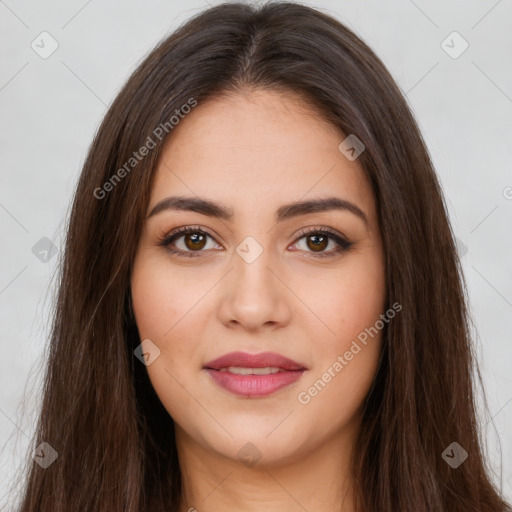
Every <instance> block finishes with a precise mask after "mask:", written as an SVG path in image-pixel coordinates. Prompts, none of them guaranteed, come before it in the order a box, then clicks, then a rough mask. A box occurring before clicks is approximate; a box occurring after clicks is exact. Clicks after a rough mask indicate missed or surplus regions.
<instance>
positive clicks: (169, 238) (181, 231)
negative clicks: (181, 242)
mask: <svg viewBox="0 0 512 512" xmlns="http://www.w3.org/2000/svg"><path fill="white" fill-rule="evenodd" d="M188 233H201V234H203V235H207V236H209V237H210V238H214V237H213V235H212V234H210V233H209V232H208V231H205V230H204V229H202V228H200V227H199V226H186V227H182V228H178V229H176V230H174V231H172V232H171V233H169V234H168V235H166V236H165V237H164V238H163V239H161V240H160V242H159V244H158V245H160V246H163V247H165V248H166V249H167V250H168V251H169V252H170V253H172V254H176V255H178V256H185V257H188V258H190V257H192V258H193V257H197V256H199V255H200V253H201V252H205V251H204V250H199V251H182V250H181V249H176V248H172V247H171V243H173V242H175V241H176V240H178V239H179V238H181V237H182V236H184V235H186V234H188ZM310 234H315V235H325V236H327V237H328V238H330V239H332V240H334V241H335V242H336V243H337V244H338V247H337V248H336V249H334V250H331V251H329V252H320V253H315V252H309V251H306V252H309V253H310V254H311V255H312V256H311V257H313V258H330V257H333V256H336V255H338V254H341V253H343V252H345V251H347V250H348V249H349V248H350V247H351V246H352V243H351V242H349V241H348V240H346V239H345V238H343V237H342V236H340V235H339V234H337V232H336V231H333V230H331V229H330V228H319V227H315V226H313V227H309V228H306V229H304V230H303V231H302V232H301V233H300V234H299V237H298V238H297V239H296V242H298V241H299V240H301V239H302V238H304V237H305V236H307V235H310ZM296 242H295V243H296ZM295 243H294V245H295ZM308 257H310V256H308Z"/></svg>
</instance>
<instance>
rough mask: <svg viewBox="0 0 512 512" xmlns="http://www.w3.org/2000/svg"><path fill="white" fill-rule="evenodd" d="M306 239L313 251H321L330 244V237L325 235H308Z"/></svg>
mask: <svg viewBox="0 0 512 512" xmlns="http://www.w3.org/2000/svg"><path fill="white" fill-rule="evenodd" d="M306 240H307V242H306V243H307V246H308V248H310V249H311V250H312V251H313V252H317V251H319V252H321V251H323V250H325V249H326V247H327V246H328V245H329V237H328V236H325V235H308V236H307V237H306Z"/></svg>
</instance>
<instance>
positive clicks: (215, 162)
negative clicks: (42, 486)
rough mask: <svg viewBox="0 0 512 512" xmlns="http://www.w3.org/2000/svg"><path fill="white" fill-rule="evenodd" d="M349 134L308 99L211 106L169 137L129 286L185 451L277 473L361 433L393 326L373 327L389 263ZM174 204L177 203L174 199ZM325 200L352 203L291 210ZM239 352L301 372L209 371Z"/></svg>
mask: <svg viewBox="0 0 512 512" xmlns="http://www.w3.org/2000/svg"><path fill="white" fill-rule="evenodd" d="M344 139H345V135H344V134H342V133H341V132H340V131H339V130H338V129H337V128H335V127H334V126H332V125H330V124H328V123H326V122H325V121H323V120H322V119H321V118H320V117H319V115H318V114H316V113H315V112H314V111H310V110H309V107H308V104H306V103H304V102H303V100H301V99H300V98H299V97H294V96H284V95H283V94H281V93H278V92H269V91H262V90H257V91H253V92H250V93H248V94H245V95H244V94H236V95H235V94H233V95H230V96H227V97H223V98H217V99H214V100H210V101H209V102H206V103H204V104H199V105H198V106H197V107H195V108H194V109H192V111H191V113H190V114H188V115H187V116H186V117H185V118H184V119H182V120H181V121H180V124H179V125H177V126H176V127H175V128H174V130H173V132H172V134H171V137H170V138H169V139H168V141H167V143H166V146H165V148H164V151H163V153H162V155H161V157H160V160H159V164H158V168H157V171H156V176H155V180H154V182H153V188H152V192H151V199H150V202H149V207H148V210H147V219H146V222H145V226H144V229H143V233H142V236H141V238H140V242H139V245H138V249H137V255H136V260H135V263H134V268H133V273H132V282H131V289H132V299H133V308H134V313H135V318H136V322H137V327H138V330H139V334H140V338H141V340H150V342H148V341H145V342H144V344H143V347H144V349H145V352H148V353H149V354H150V356H149V359H148V362H149V364H147V366H146V368H147V371H148V374H149V378H150V380H151V383H152V385H153V386H154V389H155V391H156V393H157V394H158V396H159V398H160V400H161V402H162V404H163V405H164V407H165V408H166V410H167V411H168V412H169V414H170V415H171V416H172V418H173V420H174V422H175V424H176V428H177V436H179V437H178V439H179V443H180V442H183V443H185V440H186V443H187V444H188V445H189V446H192V445H194V446H196V448H197V447H198V448H199V449H202V450H206V451H207V452H208V453H210V454H212V453H214V454H217V455H220V456H223V457H227V458H230V459H233V460H235V459H239V460H245V461H247V460H248V459H253V460H256V459H259V460H258V463H259V464H263V463H267V464H272V463H277V462H278V461H283V460H289V461H291V460H293V459H294V458H295V457H302V456H304V455H305V454H306V453H307V452H310V451H312V450H314V449H317V448H318V447H319V446H320V445H322V444H323V445H326V444H327V443H331V442H332V441H333V440H334V439H335V440H338V441H340V443H341V444H343V443H344V442H348V440H350V439H353V436H354V434H355V432H356V431H357V428H358V424H359V423H358V422H359V420H360V413H361V406H362V402H363V400H364V398H365V396H366V395H367V393H368V391H369V388H370V385H371V383H372V380H373V378H374V376H375V372H376V369H377V364H378V358H379V351H380V343H381V331H380V330H379V332H378V333H377V334H372V335H371V336H370V335H368V332H369V331H365V329H367V328H370V327H372V326H374V325H375V324H376V322H377V323H378V324H379V325H380V324H382V323H383V322H380V323H379V322H378V320H379V319H380V318H381V314H382V313H384V307H385V277H384V276H385V265H384V259H383V251H382V245H381V239H380V233H379V229H378V220H377V215H376V208H375V204H374V200H373V197H372V193H371V190H370V187H369V184H368V182H367V179H366V177H365V174H364V172H363V169H362V167H361V166H360V164H359V163H358V161H357V159H355V160H350V159H348V158H347V157H346V156H345V155H344V154H343V153H342V152H341V151H340V149H338V146H339V145H340V143H341V142H342V141H343V140H344ZM128 179H129V178H128ZM177 196H178V197H180V198H182V199H184V201H183V202H182V203H180V204H179V205H178V206H179V209H176V208H174V207H172V205H171V201H168V202H167V204H166V203H165V200H166V199H167V198H170V197H177ZM327 198H336V200H338V201H339V204H340V205H341V207H337V208H332V209H324V208H318V207H317V208H314V207H313V208H306V207H304V208H299V207H297V206H290V205H293V204H294V203H303V202H306V205H307V202H308V201H317V200H320V199H327ZM186 200H194V201H208V202H211V203H215V205H216V206H215V207H212V206H208V207H204V206H203V207H201V208H200V209H196V210H193V209H191V208H190V209H189V207H188V205H187V201H186ZM162 201H164V202H163V203H162ZM343 202H346V203H343ZM349 203H350V205H353V206H350V205H349V206H348V207H345V208H344V207H343V205H344V204H345V206H346V205H347V204H349ZM157 205H160V206H157ZM285 205H286V206H285ZM155 207H157V210H154V209H155ZM221 209H222V210H223V211H224V210H225V211H226V212H227V215H220V211H221ZM199 210H200V211H199ZM358 211H360V212H361V213H358ZM152 212H153V214H151V213H152ZM186 227H192V230H191V231H192V232H191V233H184V234H183V232H180V233H178V234H177V235H176V236H175V237H174V238H173V239H172V240H170V239H171V237H172V235H173V234H175V233H176V230H178V229H179V228H181V229H183V228H186ZM325 231H327V232H328V233H323V232H325ZM163 240H167V246H165V245H163V244H162V241H163ZM345 241H346V242H347V243H348V244H350V245H347V244H346V243H345ZM171 251H177V252H176V253H175V252H171ZM374 331H375V329H374V330H373V331H371V332H372V333H374ZM364 332H366V343H363V342H362V340H363V339H364V338H365V336H364V334H363V333H364ZM358 336H359V338H358ZM354 343H355V344H354ZM356 347H359V350H358V349H357V348H356ZM232 352H244V353H246V354H249V355H254V354H262V353H264V352H272V353H275V354H278V355H281V356H283V357H285V358H288V359H291V360H292V361H294V362H295V363H297V365H298V367H301V368H302V370H291V369H288V370H286V371H285V369H284V366H285V365H284V363H283V367H281V366H279V365H280V364H281V362H280V361H279V359H272V358H271V359H267V360H265V359H263V360H261V361H259V363H256V362H254V361H245V363H244V362H243V361H242V362H240V361H236V360H235V361H231V363H230V362H229V361H228V362H224V368H225V367H226V365H227V366H237V367H241V366H245V367H256V366H258V367H265V366H266V367H272V368H273V369H272V370H270V371H276V369H279V371H278V373H272V374H271V375H266V376H265V375H241V374H240V370H237V369H232V370H231V371H226V370H225V369H224V370H220V369H208V368H207V367H208V366H209V367H210V368H211V367H212V366H215V365H208V363H209V362H211V361H213V360H215V359H217V358H219V357H220V356H224V355H225V354H229V353H232ZM151 354H152V355H151ZM155 356H156V357H155ZM141 364H142V363H141ZM217 366H222V365H217ZM274 368H275V369H274ZM256 371H262V372H268V371H269V370H261V368H260V370H256ZM232 372H235V373H232ZM237 372H238V374H236V373H237ZM242 372H245V373H247V372H249V373H250V372H252V370H247V369H246V370H242ZM248 443H252V444H248Z"/></svg>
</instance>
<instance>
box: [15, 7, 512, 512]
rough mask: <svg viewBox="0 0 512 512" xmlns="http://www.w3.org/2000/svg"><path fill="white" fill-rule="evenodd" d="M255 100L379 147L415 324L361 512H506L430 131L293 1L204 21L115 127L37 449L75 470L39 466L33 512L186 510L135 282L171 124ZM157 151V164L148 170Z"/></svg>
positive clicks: (55, 337) (80, 253)
mask: <svg viewBox="0 0 512 512" xmlns="http://www.w3.org/2000/svg"><path fill="white" fill-rule="evenodd" d="M251 88H267V89H272V90H280V91H283V92H284V93H286V92H289V93H291V94H300V95H301V96H302V97H304V98H306V99H307V101H308V102H310V104H311V105H314V106H315V107H316V109H317V111H318V112H319V114H320V115H322V116H324V117H325V119H326V120H328V121H329V122H331V123H333V124H334V125H336V126H337V127H339V128H340V129H341V130H342V131H343V132H344V133H345V134H354V135H356V136H357V138H358V139H360V140H361V141H362V142H363V143H364V145H365V147H366V149H365V151H364V152H363V153H362V154H361V155H360V157H359V162H360V163H361V165H362V166H363V168H364V170H365V172H366V173H367V175H368V177H369V180H370V183H371V186H372V189H373V193H374V196H375V201H376V204H377V211H378V214H379V222H380V229H381V233H382V238H383V243H384V254H385V258H386V265H387V266H386V280H387V301H388V305H389V304H393V303H394V302H399V303H400V304H401V305H402V306H403V309H402V311H401V313H400V315H397V316H396V318H395V319H394V320H393V322H390V323H389V325H388V326H387V328H386V329H385V331H384V336H383V345H382V357H381V361H380V365H379V368H378V371H377V374H376V376H375V380H374V384H373V386H372V388H371V390H370V392H369V394H368V397H367V399H366V401H365V408H364V413H363V421H362V426H361V430H360V434H359V437H358V440H357V445H356V447H355V450H354V459H353V471H354V476H355V478H356V482H357V505H358V507H360V508H361V510H365V511H366V512H398V511H400V512H405V511H413V510H414V511H415V512H427V511H428V512H441V511H450V512H459V511H460V512H463V511H464V512H468V511H470V510H473V511H481V512H491V511H492V512H497V511H501V510H503V509H504V508H505V507H506V506H507V504H506V503H505V501H503V499H502V498H501V497H500V494H499V492H498V490H497V489H496V488H495V487H494V485H493V483H492V481H491V478H490V472H491V470H490V468H489V467H488V465H487V464H488V463H487V462H486V459H485V457H484V443H483V440H482V439H480V435H481V433H480V430H479V426H478V424H477V420H476V400H475V396H476V394H475V389H474V383H475V382H479V383H480V384H481V379H480V374H479V373H478V371H476V370H477V365H476V361H475V358H474V352H473V346H472V342H471V336H470V325H469V319H468V318H469V315H468V307H467V292H466V289H465V284H464V279H463V275H462V271H461V267H460V262H459V260H458V257H457V253H456V246H455V244H454V236H453V233H452V230H451V227H450V224H449V222H448V218H447V212H446V207H445V203H444V199H443V196H442V192H441V190H440V186H439V183H438V180H437V178H436V175H435V171H434V169H433V165H432V163H431V160H430V157H429V155H428V152H427V149H426V147H425V144H424V142H423V139H422V137H421V135H420V132H419V129H418V127H417V124H416V122H415V120H414V118H413V116H412V114H411V112H410V110H409V108H408V106H407V104H406V101H405V100H404V97H403V95H402V93H401V92H400V90H399V88H398V87H397V85H396V84H395V82H394V80H393V78H392V77H391V76H390V74H389V72H388V71H387V70H386V68H385V66H384V65H383V63H382V62H381V61H380V60H379V58H378V57H377V56H376V55H375V54H374V53H373V52H372V50H371V49H370V48H369V47H368V46H367V45H366V44H365V43H364V42H363V41H361V40H360V39H359V38H358V37H357V36H356V35H355V34H354V33H352V32H351V31H350V30H349V29H347V28H346V27H345V26H344V25H343V24H342V23H340V22H339V21H337V20H335V19H334V18H332V17H330V16H328V15H326V14H324V13H322V12H320V11H318V10H315V9H313V8H310V7H306V6H303V5H300V4H296V3H287V2H275V3H269V4H265V5H262V6H260V7H257V8H256V7H251V6H249V5H245V4H242V3H229V4H222V5H219V6H216V7H213V8H209V9H208V10H206V11H204V12H201V13H199V14H198V15H196V16H195V17H194V18H192V19H190V20H189V21H188V22H187V23H185V24H184V25H183V26H181V27H180V28H179V29H178V30H177V31H175V32H174V33H173V34H171V35H170V36H169V37H167V38H166V39H165V40H163V41H162V42H161V43H160V44H158V46H157V47H156V48H155V49H154V50H153V51H152V52H151V53H150V54H149V55H148V56H147V57H146V58H145V59H144V61H143V62H142V63H141V64H140V66H139V67H138V68H137V69H136V70H135V72H134V73H133V74H132V76H131V77H130V78H129V80H128V81H127V83H126V85H125V86H124V87H123V89H122V90H121V92H120V93H119V94H118V96H117V98H116V99H115V101H114V102H113V103H112V105H111V106H110V108H109V110H108V112H107V114H106V115H105V118H104V120H103V122H102V124H101V126H100V128H99V130H98V132H97V134H96V136H95V138H94V141H93V143H92V145H91V147H90V150H89V153H88V156H87V159H86V162H85V164H84V167H83V170H82V173H81V175H80V179H79V182H78V184H77V189H76V194H75V196H74V200H73V205H72V210H71V213H70V217H69V225H68V227H67V238H66V244H65V250H64V257H63V259H62V262H61V269H60V274H59V283H58V285H59V292H58V298H57V301H56V304H55V313H54V318H53V324H52V332H51V339H50V345H49V352H48V365H47V371H46V375H45V379H44V389H43V392H44V395H43V401H42V407H41V411H40V416H39V418H38V424H37V429H36V434H35V438H34V440H33V446H32V447H31V448H32V449H34V448H35V447H37V446H39V445H40V443H43V442H46V443H48V444H49V445H50V446H51V447H53V449H54V450H55V451H56V452H57V454H58V458H57V459H56V460H55V462H53V464H51V465H50V466H49V467H47V468H46V469H43V468H42V467H41V466H40V465H39V464H36V463H35V462H33V461H32V458H30V457H27V466H29V467H27V469H26V471H27V480H26V483H25V486H24V489H23V495H22V499H21V503H20V505H19V509H18V510H19V511H20V512H69V511H72V510H79V511H81V512H112V511H116V512H117V511H125V512H163V511H177V510H178V506H179V503H180V497H181V490H182V489H181V486H182V480H181V474H180V469H179V463H178V456H177V451H176V446H175V440H174V423H173V420H172V418H171V417H170V415H169V414H168V413H167V411H166V410H165V409H164V407H163V406H162V404H161V403H160V401H159V399H158V397H157V395H156V394H155V392H154V390H153V388H152V386H151V384H150V381H149V379H148V376H147V372H146V369H145V367H144V365H142V364H140V361H138V359H137V358H136V357H135V356H134V349H135V348H136V347H137V346H138V345H139V344H140V342H141V340H140V339H139V336H138V331H137V328H136V325H135V323H134V319H133V314H132V309H131V302H130V275H131V268H132V263H133V261H134V256H135V251H136V248H137V242H138V239H139V236H140V233H141V229H142V225H143V220H144V218H145V212H146V208H147V206H148V201H149V195H150V187H151V183H152V179H153V174H154V171H155V167H156V162H157V159H158V156H159V154H160V152H161V149H162V146H163V144H164V143H165V141H166V139H167V137H172V126H171V123H169V119H171V117H172V116H173V115H177V114H176V111H177V110H178V111H180V112H182V110H180V109H182V107H183V105H186V104H189V105H190V104H191V103H192V102H193V101H197V102H198V103H202V102H205V101H207V100H208V99H211V98H214V97H215V95H219V94H229V93H230V92H233V91H235V92H236V91H240V90H247V89H249V90H250V89H251ZM191 100H192V101H191ZM165 123H167V124H165ZM160 126H164V127H166V130H165V131H162V129H161V130H160V131H157V132H156V133H158V134H160V136H157V135H156V133H155V129H156V128H157V127H160ZM148 137H149V138H150V139H151V141H152V147H151V148H150V149H149V151H148V153H147V155H145V156H144V158H140V159H139V158H136V162H135V161H132V160H130V159H133V158H134V156H133V154H134V152H138V150H139V148H141V147H143V146H144V145H146V146H149V143H148V140H149V139H148ZM128 162H130V163H129V164H128V165H127V163H128ZM122 168H124V169H125V172H120V171H119V170H120V169H122ZM114 176H116V177H115V178H114ZM205 179H207V178H206V177H205ZM107 183H109V185H106V184H107ZM476 376H477V377H478V378H474V377H476ZM453 442H457V443H458V445H460V447H462V448H463V449H464V450H465V451H466V452H467V453H468V457H467V459H466V460H465V461H464V462H463V463H462V464H461V465H459V466H458V467H457V468H454V467H452V466H451V465H450V464H448V463H447V461H446V457H443V453H444V452H445V450H446V449H447V448H449V447H450V445H451V444H452V443H453ZM334 506H335V504H333V507H334Z"/></svg>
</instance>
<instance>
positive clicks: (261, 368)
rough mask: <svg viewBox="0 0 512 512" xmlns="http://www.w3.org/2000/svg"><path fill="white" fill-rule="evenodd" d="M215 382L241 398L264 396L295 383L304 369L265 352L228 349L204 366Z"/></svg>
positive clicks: (287, 359) (293, 362) (282, 357)
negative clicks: (229, 350) (227, 352)
mask: <svg viewBox="0 0 512 512" xmlns="http://www.w3.org/2000/svg"><path fill="white" fill-rule="evenodd" d="M203 369H204V370H206V371H207V372H208V373H209V374H210V376H211V377H212V379H213V380H214V382H215V383H216V384H217V385H219V386H220V387H222V388H223V389H225V390H227V391H230V392H231V393H233V394H235V395H239V396H244V397H264V396H268V395H270V394H272V393H274V392H276V391H278V390H279V389H282V388H284V387H287V386H290V385H291V384H293V383H295V382H296V381H297V380H298V379H300V377H301V376H302V375H303V374H304V372H305V371H306V370H307V368H306V367H305V366H303V365H301V364H300V363H297V362H296V361H293V360H292V359H289V358H287V357H284V356H281V355H280V354H275V353H273V352H264V353H261V354H249V353H247V352H231V353H229V354H225V355H224V356H221V357H220V358H217V359H215V360H213V361H210V362H209V363H206V364H205V365H204V367H203Z"/></svg>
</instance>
